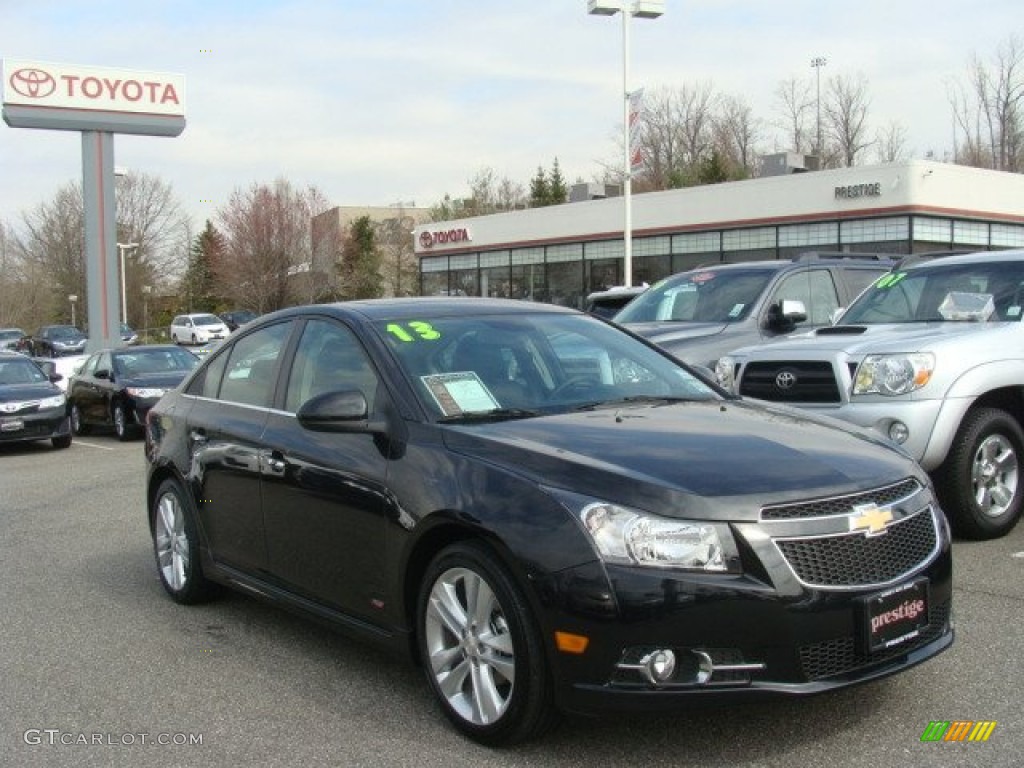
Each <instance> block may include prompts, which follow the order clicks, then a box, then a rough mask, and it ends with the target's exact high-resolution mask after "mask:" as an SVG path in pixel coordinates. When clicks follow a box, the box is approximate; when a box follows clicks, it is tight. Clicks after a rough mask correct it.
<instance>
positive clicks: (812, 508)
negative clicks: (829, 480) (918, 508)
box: [761, 477, 921, 520]
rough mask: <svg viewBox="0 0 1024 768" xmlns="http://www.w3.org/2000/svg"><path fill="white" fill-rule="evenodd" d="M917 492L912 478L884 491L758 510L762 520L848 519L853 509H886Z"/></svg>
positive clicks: (918, 488) (877, 490) (919, 488)
mask: <svg viewBox="0 0 1024 768" xmlns="http://www.w3.org/2000/svg"><path fill="white" fill-rule="evenodd" d="M919 490H921V484H920V483H919V482H918V481H917V480H915V479H914V478H912V477H908V478H907V479H906V480H902V481H900V482H898V483H895V484H894V485H887V486H885V487H884V488H875V489H873V490H870V491H864V492H862V493H856V494H852V495H850V496H832V497H829V498H827V499H812V500H810V501H801V502H799V503H797V504H780V505H779V506H776V507H764V508H763V509H762V510H761V519H762V520H791V519H793V518H806V517H828V516H829V515H848V514H850V513H851V512H852V511H853V508H854V507H858V506H861V505H862V504H875V505H876V506H879V507H886V506H889V505H890V504H894V503H896V502H897V501H901V500H903V499H905V498H908V497H910V496H912V495H914V494H915V493H917V492H918V491H919Z"/></svg>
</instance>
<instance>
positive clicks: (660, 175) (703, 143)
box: [620, 83, 718, 192]
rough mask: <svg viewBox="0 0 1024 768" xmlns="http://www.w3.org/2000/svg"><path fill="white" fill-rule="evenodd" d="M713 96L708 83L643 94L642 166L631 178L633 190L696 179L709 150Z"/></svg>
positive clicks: (714, 97)
mask: <svg viewBox="0 0 1024 768" xmlns="http://www.w3.org/2000/svg"><path fill="white" fill-rule="evenodd" d="M717 100H718V97H717V96H716V95H715V92H714V90H713V88H712V86H711V84H710V83H701V84H698V85H696V86H685V85H684V86H682V87H679V88H676V89H672V90H669V89H661V90H656V91H653V92H651V93H650V94H647V95H645V97H644V107H643V114H642V116H641V128H640V147H641V152H642V153H643V156H644V166H645V167H644V172H643V173H642V175H641V176H640V178H638V179H636V180H635V181H634V188H635V189H636V191H638V192H646V191H651V190H658V189H671V188H676V187H683V186H687V185H688V184H693V183H694V182H695V181H696V179H697V178H698V176H699V168H700V163H701V160H702V159H704V158H705V157H707V156H708V155H710V153H711V149H712V144H713V133H714V110H715V107H716V104H717ZM620 176H621V174H620Z"/></svg>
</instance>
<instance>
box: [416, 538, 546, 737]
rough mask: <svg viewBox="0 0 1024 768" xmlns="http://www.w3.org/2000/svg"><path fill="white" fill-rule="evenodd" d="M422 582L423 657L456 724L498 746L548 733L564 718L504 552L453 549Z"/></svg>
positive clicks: (470, 545) (469, 545) (475, 545)
mask: <svg viewBox="0 0 1024 768" xmlns="http://www.w3.org/2000/svg"><path fill="white" fill-rule="evenodd" d="M422 584H423V586H422V587H421V589H420V595H419V602H418V611H417V635H418V643H419V649H420V656H421V659H422V662H423V666H424V669H425V671H426V675H427V680H428V681H429V683H430V687H431V688H432V690H433V691H434V694H435V695H436V696H437V699H438V701H439V702H440V704H441V708H442V710H443V711H444V713H445V715H446V716H447V717H448V719H449V720H450V721H451V722H452V723H453V724H454V725H455V727H456V728H458V729H459V730H460V731H461V732H462V733H464V734H466V735H467V736H469V737H470V738H472V739H474V740H475V741H478V742H480V743H482V744H487V745H490V746H498V745H503V744H513V743H516V742H519V741H524V740H526V739H529V738H533V737H536V736H539V735H540V734H541V733H543V732H544V731H545V730H547V729H548V728H549V727H550V726H551V725H552V724H553V723H554V722H555V720H556V718H557V714H556V711H555V707H554V702H553V693H552V683H551V677H550V672H549V670H548V665H547V662H546V660H545V656H544V648H543V644H542V641H541V637H540V633H539V631H538V627H537V623H536V621H535V620H534V618H533V615H532V612H531V610H530V608H529V605H528V603H527V601H526V599H525V597H524V596H523V595H522V593H521V591H520V589H519V588H518V586H517V585H516V583H515V582H514V580H513V578H512V576H511V575H510V574H509V572H508V570H507V569H506V568H505V567H503V566H502V565H501V564H500V560H499V558H498V556H497V554H496V553H495V552H493V551H492V550H491V549H490V548H489V547H487V546H486V545H484V544H482V543H479V542H460V543H456V544H452V545H450V546H448V547H446V548H445V549H443V550H441V552H439V553H438V554H437V555H436V556H435V557H434V559H433V561H432V562H431V563H430V566H429V567H428V568H427V572H426V574H425V577H424V579H423V582H422Z"/></svg>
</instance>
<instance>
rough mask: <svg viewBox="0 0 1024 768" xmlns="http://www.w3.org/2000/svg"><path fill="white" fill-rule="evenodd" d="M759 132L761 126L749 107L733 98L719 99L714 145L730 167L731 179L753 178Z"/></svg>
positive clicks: (715, 120) (740, 100) (715, 119)
mask: <svg viewBox="0 0 1024 768" xmlns="http://www.w3.org/2000/svg"><path fill="white" fill-rule="evenodd" d="M760 132H761V130H760V123H759V121H758V120H757V119H756V118H755V117H754V116H753V111H752V110H751V108H750V105H749V104H747V103H746V102H745V101H743V100H742V99H740V98H737V97H735V96H726V97H724V98H722V99H721V100H720V102H719V108H718V111H717V113H716V114H715V118H714V145H715V148H716V149H717V150H718V153H719V155H720V156H721V157H722V158H723V160H724V161H725V163H726V165H727V166H728V167H729V175H730V177H731V178H735V179H741V178H749V177H750V176H753V175H754V171H755V168H756V165H757V154H758V150H757V149H756V147H755V144H756V143H757V141H758V140H759V139H760Z"/></svg>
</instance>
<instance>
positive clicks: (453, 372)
mask: <svg viewBox="0 0 1024 768" xmlns="http://www.w3.org/2000/svg"><path fill="white" fill-rule="evenodd" d="M377 330H378V332H379V333H380V335H381V337H382V338H383V339H385V340H386V343H387V344H388V346H389V347H390V348H391V350H392V352H393V353H394V355H395V357H396V358H397V360H398V363H399V365H400V367H401V368H402V370H403V371H404V372H405V374H406V376H407V377H408V379H409V381H410V382H411V384H412V386H413V389H414V390H415V391H416V393H417V394H418V396H419V397H420V399H421V401H422V402H423V403H424V405H425V406H426V408H427V410H428V411H429V412H431V413H433V414H434V415H435V416H436V417H438V418H441V419H448V420H454V419H458V418H466V417H467V416H469V415H470V414H495V415H509V416H512V417H518V416H532V415H537V414H541V413H553V412H559V411H566V410H574V409H575V410H578V409H581V408H600V407H606V406H607V407H611V406H618V405H622V404H624V403H628V402H633V401H648V400H650V401H656V402H658V403H660V402H665V401H674V400H707V399H713V398H717V397H719V395H718V393H717V392H716V391H715V390H714V389H712V388H711V387H710V386H709V385H708V384H706V383H704V382H703V381H702V380H700V379H699V378H697V377H696V376H695V375H694V374H692V373H690V372H689V371H687V370H686V369H685V368H683V367H682V366H681V365H680V364H679V363H677V362H674V361H673V360H672V359H671V358H669V357H667V356H666V355H664V354H662V353H660V352H658V351H657V350H655V349H653V348H651V347H649V346H647V345H646V344H644V343H643V342H640V341H638V340H636V339H635V338H633V337H632V336H630V335H628V334H626V333H623V332H622V331H621V330H618V329H616V328H615V327H613V326H609V325H608V324H607V323H603V322H601V321H600V320H597V319H595V318H593V317H590V316H588V315H583V314H567V315H562V314H551V313H547V312H535V313H534V312H529V311H528V310H526V309H525V308H524V311H523V312H522V313H520V314H516V315H510V314H495V315H476V316H466V315H462V316H453V317H437V318H431V319H430V322H429V323H426V322H380V323H378V325H377Z"/></svg>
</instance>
